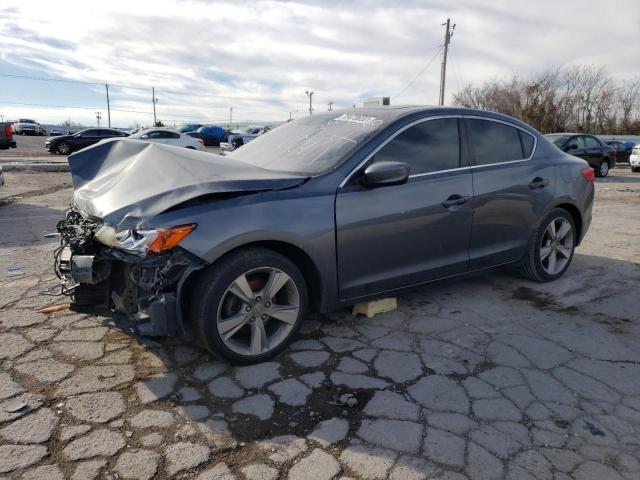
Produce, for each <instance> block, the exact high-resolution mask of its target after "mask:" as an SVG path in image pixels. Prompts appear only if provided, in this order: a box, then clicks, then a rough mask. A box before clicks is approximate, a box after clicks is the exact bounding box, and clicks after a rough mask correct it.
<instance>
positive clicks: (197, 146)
mask: <svg viewBox="0 0 640 480" xmlns="http://www.w3.org/2000/svg"><path fill="white" fill-rule="evenodd" d="M129 138H131V139H133V140H144V141H147V142H153V143H162V144H164V145H173V146H174V147H184V148H190V149H192V150H204V142H203V141H202V140H200V139H198V138H193V137H190V136H189V135H185V134H184V133H178V132H177V131H176V130H173V129H171V128H158V127H156V128H147V129H145V130H140V131H139V132H137V133H134V134H132V135H129Z"/></svg>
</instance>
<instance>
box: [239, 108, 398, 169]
mask: <svg viewBox="0 0 640 480" xmlns="http://www.w3.org/2000/svg"><path fill="white" fill-rule="evenodd" d="M386 123H387V122H385V121H383V120H382V119H380V118H376V117H373V116H369V115H361V114H352V113H336V112H332V113H323V114H319V115H311V116H309V117H305V118H302V119H299V120H295V121H293V122H290V123H286V124H284V125H282V126H280V127H277V128H275V129H273V130H271V131H269V132H267V133H265V134H263V135H260V136H259V137H257V138H256V139H255V140H252V141H251V142H249V143H247V144H246V145H244V146H243V147H241V148H238V149H237V150H235V151H233V152H232V153H231V154H230V155H229V157H232V158H235V159H237V160H240V161H242V162H245V163H250V164H252V165H256V166H258V167H262V168H265V169H268V170H275V171H281V172H290V173H302V174H305V175H316V174H319V173H321V172H324V171H326V170H329V169H331V168H333V167H335V166H336V165H337V164H338V163H340V162H341V161H342V160H343V159H344V158H346V156H347V155H348V154H349V153H351V152H352V151H353V150H355V148H356V147H358V146H359V145H361V144H362V143H364V142H365V141H366V140H368V139H369V138H371V136H372V135H373V134H375V133H376V132H377V131H379V130H380V129H381V128H382V127H383V126H386Z"/></svg>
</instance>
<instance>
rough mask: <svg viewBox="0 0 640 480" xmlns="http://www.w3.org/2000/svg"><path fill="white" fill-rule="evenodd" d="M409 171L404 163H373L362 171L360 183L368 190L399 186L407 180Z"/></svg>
mask: <svg viewBox="0 0 640 480" xmlns="http://www.w3.org/2000/svg"><path fill="white" fill-rule="evenodd" d="M409 171H410V168H409V165H407V164H406V163H401V162H388V161H381V162H375V163H372V164H371V165H369V166H368V167H367V168H366V170H365V171H364V175H363V176H362V183H363V184H364V185H365V186H367V187H369V188H374V187H386V186H390V185H400V184H402V183H406V181H407V180H408V179H409Z"/></svg>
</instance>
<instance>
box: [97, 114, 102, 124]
mask: <svg viewBox="0 0 640 480" xmlns="http://www.w3.org/2000/svg"><path fill="white" fill-rule="evenodd" d="M96 118H97V119H98V127H99V126H100V119H101V118H102V112H96Z"/></svg>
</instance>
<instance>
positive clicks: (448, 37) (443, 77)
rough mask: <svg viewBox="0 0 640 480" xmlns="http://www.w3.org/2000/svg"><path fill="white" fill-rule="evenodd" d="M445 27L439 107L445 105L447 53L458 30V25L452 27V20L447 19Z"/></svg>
mask: <svg viewBox="0 0 640 480" xmlns="http://www.w3.org/2000/svg"><path fill="white" fill-rule="evenodd" d="M442 25H443V26H444V25H446V28H447V29H446V30H445V32H444V53H443V55H442V69H441V70H440V102H439V103H438V105H444V84H445V82H446V79H447V53H448V52H449V43H450V42H451V37H453V31H454V30H455V29H456V24H455V23H454V24H453V26H451V19H449V18H447V23H443V24H442Z"/></svg>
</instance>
